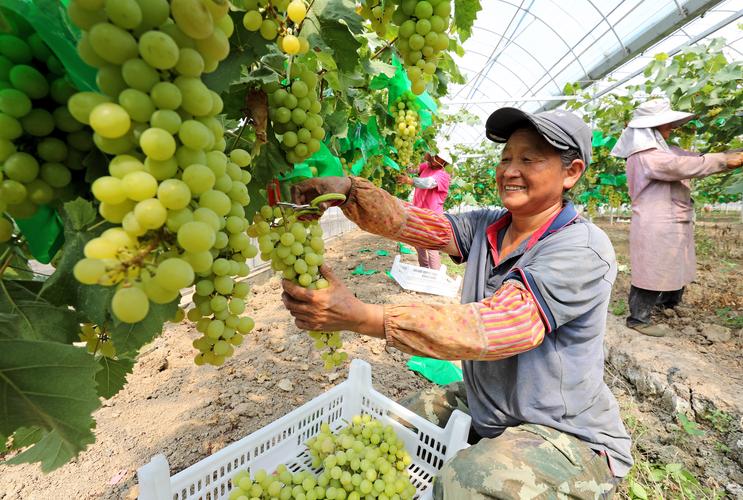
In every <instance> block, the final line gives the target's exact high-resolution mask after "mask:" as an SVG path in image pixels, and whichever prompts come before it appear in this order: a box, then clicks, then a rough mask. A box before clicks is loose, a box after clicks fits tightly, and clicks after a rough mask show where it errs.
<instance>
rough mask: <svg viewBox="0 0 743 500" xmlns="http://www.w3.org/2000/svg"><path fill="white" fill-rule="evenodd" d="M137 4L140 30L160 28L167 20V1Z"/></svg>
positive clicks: (152, 0)
mask: <svg viewBox="0 0 743 500" xmlns="http://www.w3.org/2000/svg"><path fill="white" fill-rule="evenodd" d="M78 1H79V0H78ZM137 3H138V4H139V8H140V10H141V11H142V22H141V27H142V28H145V29H146V28H154V27H156V26H161V25H162V24H163V23H165V21H167V20H168V16H169V15H170V5H168V0H137Z"/></svg>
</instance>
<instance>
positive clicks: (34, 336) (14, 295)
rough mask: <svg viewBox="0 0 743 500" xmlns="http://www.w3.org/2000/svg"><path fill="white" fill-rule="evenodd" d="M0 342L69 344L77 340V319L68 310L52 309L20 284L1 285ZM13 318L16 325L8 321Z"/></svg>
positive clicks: (78, 318) (73, 312) (2, 283)
mask: <svg viewBox="0 0 743 500" xmlns="http://www.w3.org/2000/svg"><path fill="white" fill-rule="evenodd" d="M0 288H2V293H0V314H2V316H0V323H2V324H4V325H5V328H2V330H0V338H6V339H10V338H16V339H17V338H22V339H27V340H51V341H54V342H62V343H72V342H74V341H76V340H77V334H76V332H77V331H78V329H79V323H80V317H79V316H78V315H77V313H76V312H75V311H73V310H71V309H70V308H68V307H64V306H55V305H52V304H50V303H49V302H47V301H46V300H43V299H41V298H38V297H37V296H36V295H35V294H34V293H32V292H31V291H30V290H28V289H27V288H25V287H23V286H22V285H21V284H20V283H18V282H14V281H5V280H3V281H2V282H0ZM10 317H12V318H14V319H15V321H8V319H9V318H10Z"/></svg>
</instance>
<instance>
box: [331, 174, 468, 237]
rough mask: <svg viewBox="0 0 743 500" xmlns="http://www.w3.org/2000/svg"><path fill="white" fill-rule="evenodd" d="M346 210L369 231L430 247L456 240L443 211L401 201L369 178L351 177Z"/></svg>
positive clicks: (360, 225)
mask: <svg viewBox="0 0 743 500" xmlns="http://www.w3.org/2000/svg"><path fill="white" fill-rule="evenodd" d="M341 209H342V210H343V213H344V214H345V215H346V217H348V218H349V219H351V220H352V221H353V222H355V223H356V224H357V225H358V226H359V227H360V228H361V229H363V230H364V231H366V232H368V233H372V234H377V235H379V236H383V237H385V238H389V239H393V240H396V241H401V242H403V243H407V244H410V245H413V246H417V247H421V248H426V249H429V250H439V249H442V248H444V247H446V245H447V244H448V243H449V242H450V241H452V239H453V238H454V231H453V229H452V226H451V222H449V219H447V218H446V217H445V216H444V215H443V214H437V213H436V212H433V211H431V210H426V209H423V208H418V207H415V206H413V205H412V204H411V203H407V202H404V201H402V200H399V199H397V198H395V197H394V196H392V195H391V194H389V193H388V192H387V191H385V190H384V189H380V188H378V187H376V186H375V185H374V184H372V183H371V182H369V181H368V180H366V179H362V178H360V177H351V190H350V192H349V194H348V199H347V200H346V202H345V203H344V204H343V205H341Z"/></svg>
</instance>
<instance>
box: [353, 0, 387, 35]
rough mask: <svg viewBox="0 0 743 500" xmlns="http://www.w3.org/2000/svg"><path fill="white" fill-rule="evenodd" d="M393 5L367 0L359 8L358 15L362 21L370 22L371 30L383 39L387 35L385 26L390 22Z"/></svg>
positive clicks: (380, 0)
mask: <svg viewBox="0 0 743 500" xmlns="http://www.w3.org/2000/svg"><path fill="white" fill-rule="evenodd" d="M394 12H395V5H394V4H393V3H392V2H390V1H387V2H385V1H382V0H367V1H366V3H363V4H362V5H361V7H360V8H359V13H360V14H361V17H363V18H364V19H368V20H369V21H370V22H371V27H372V30H373V31H374V32H375V33H376V34H377V35H379V36H380V37H382V38H384V37H385V36H386V35H387V26H389V24H390V22H391V21H392V17H393V14H394Z"/></svg>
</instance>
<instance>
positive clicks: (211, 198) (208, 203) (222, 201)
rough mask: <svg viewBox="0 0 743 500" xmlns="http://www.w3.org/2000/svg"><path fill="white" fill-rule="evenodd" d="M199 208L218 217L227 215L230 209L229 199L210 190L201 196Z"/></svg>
mask: <svg viewBox="0 0 743 500" xmlns="http://www.w3.org/2000/svg"><path fill="white" fill-rule="evenodd" d="M199 206H201V207H203V208H208V209H210V210H212V211H214V212H215V213H216V214H217V215H219V216H224V215H227V213H228V212H229V211H230V209H231V204H230V199H229V197H227V195H226V194H224V193H222V192H220V191H216V190H214V189H211V190H209V191H206V192H204V193H202V194H201V196H200V197H199Z"/></svg>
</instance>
